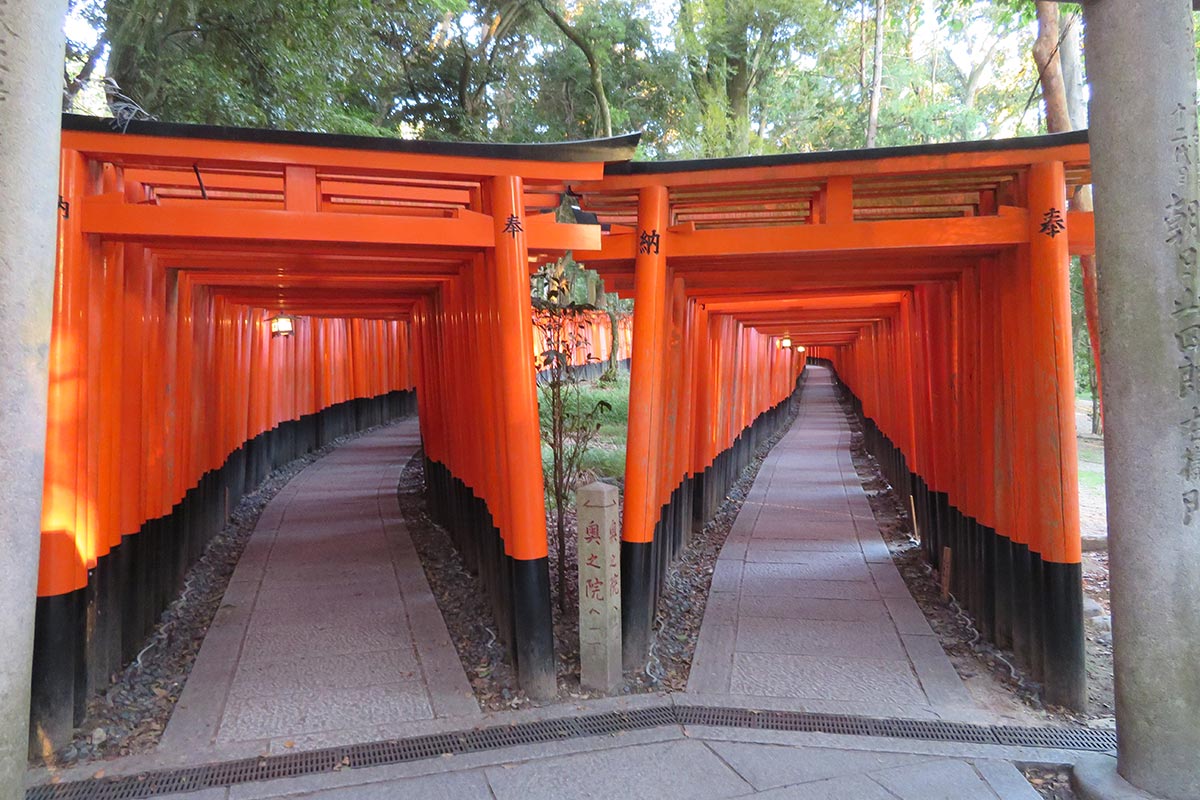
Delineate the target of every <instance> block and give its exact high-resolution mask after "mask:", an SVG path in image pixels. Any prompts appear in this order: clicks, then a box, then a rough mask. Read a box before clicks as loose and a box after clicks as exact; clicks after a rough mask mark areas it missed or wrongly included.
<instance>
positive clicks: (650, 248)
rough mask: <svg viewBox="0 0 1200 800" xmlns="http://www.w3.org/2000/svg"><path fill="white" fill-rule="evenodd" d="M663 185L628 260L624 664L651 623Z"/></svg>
mask: <svg viewBox="0 0 1200 800" xmlns="http://www.w3.org/2000/svg"><path fill="white" fill-rule="evenodd" d="M668 224H669V208H668V198H667V189H666V187H665V186H647V187H645V188H643V189H642V190H641V192H640V194H639V196H638V237H639V247H638V252H637V259H636V261H635V263H634V278H633V281H634V295H633V345H634V353H633V362H632V364H631V365H630V384H629V434H628V439H627V444H626V454H625V508H624V514H623V524H622V530H621V591H622V604H621V616H622V625H621V630H622V634H623V640H624V644H623V647H622V653H623V658H624V662H625V669H627V670H629V669H636V668H638V667H640V666H641V665H642V664H643V663H644V662H645V657H646V651H647V649H648V648H649V646H650V635H651V630H652V627H653V621H654V605H653V599H654V580H655V573H654V568H653V565H654V549H655V546H656V544H655V538H654V534H655V527H656V524H657V522H658V516H659V506H658V498H657V497H656V492H655V489H656V487H657V486H658V481H659V472H660V469H661V468H662V460H661V458H660V455H661V448H660V438H661V431H662V420H663V411H664V409H663V386H662V371H663V356H664V352H665V350H666V345H667V342H666V341H665V335H664V333H665V323H666V315H667V311H668V306H667V293H668V282H667V253H666V248H665V246H664V245H665V244H666V241H665V240H666V238H667V225H668Z"/></svg>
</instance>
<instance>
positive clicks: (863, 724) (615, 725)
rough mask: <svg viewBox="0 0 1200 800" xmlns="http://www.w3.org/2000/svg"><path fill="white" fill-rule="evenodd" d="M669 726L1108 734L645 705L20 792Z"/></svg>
mask: <svg viewBox="0 0 1200 800" xmlns="http://www.w3.org/2000/svg"><path fill="white" fill-rule="evenodd" d="M669 725H697V726H712V727H725V728H748V729H754V730H768V731H795V732H801V733H833V734H843V735H849V736H885V737H890V738H901V739H923V740H929V741H939V742H973V743H976V744H996V745H1000V744H1003V745H1016V746H1021V747H1047V748H1055V749H1059V750H1096V751H1106V750H1112V749H1113V748H1115V747H1116V745H1117V737H1116V732H1115V731H1110V730H1091V729H1088V728H1015V727H1011V726H1003V725H996V726H991V725H970V724H966V723H957V722H938V721H936V720H914V719H881V718H875V717H856V716H850V715H844V714H810V713H806V712H802V711H760V710H755V709H749V708H721V707H717V706H671V705H662V706H648V707H646V708H638V709H633V710H630V711H606V712H603V713H599V714H588V715H585V716H582V717H565V718H561V719H546V720H536V721H530V722H519V723H516V724H513V725H494V726H491V727H488V728H476V729H473V730H464V731H455V732H451V733H431V734H426V735H424V736H413V737H410V738H408V739H392V740H389V741H383V742H370V743H368V744H360V745H349V746H345V747H329V748H325V749H323V750H312V751H308V752H303V753H285V754H282V755H277V756H263V757H260V758H243V759H239V760H236V761H223V762H220V763H217V764H208V765H205V766H200V767H190V768H187V769H179V770H161V771H155V772H147V773H144V774H141V775H133V776H127V777H112V778H93V779H90V780H84V781H74V782H71V783H60V784H43V785H41V786H34V787H32V788H31V789H29V791H28V792H26V795H25V797H26V800H137V798H143V797H155V796H158V795H164V794H173V793H181V792H194V791H197V790H199V789H206V788H209V787H222V786H234V785H237V784H240V783H250V782H253V781H265V780H272V779H275V778H290V777H298V776H302V775H315V774H319V773H323V772H332V771H334V770H337V769H344V768H345V769H362V768H365V767H380V766H384V765H387V764H402V763H404V762H406V761H420V760H422V759H426V758H439V757H441V756H444V755H448V754H449V755H455V754H459V753H477V752H482V751H487V750H499V749H501V748H505V747H515V746H518V745H531V744H533V745H535V744H542V743H545V742H557V741H563V740H567V739H583V738H587V737H590V736H608V735H611V734H614V733H620V732H622V731H634V730H646V729H649V728H659V727H664V726H669Z"/></svg>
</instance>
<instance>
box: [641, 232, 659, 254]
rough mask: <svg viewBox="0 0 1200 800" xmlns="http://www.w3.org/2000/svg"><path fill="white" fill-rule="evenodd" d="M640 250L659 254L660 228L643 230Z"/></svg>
mask: <svg viewBox="0 0 1200 800" xmlns="http://www.w3.org/2000/svg"><path fill="white" fill-rule="evenodd" d="M651 248H653V249H651ZM638 251H639V252H642V253H651V252H653V253H654V254H656V255H657V254H658V228H655V229H654V230H652V231H642V235H641V236H639V237H638Z"/></svg>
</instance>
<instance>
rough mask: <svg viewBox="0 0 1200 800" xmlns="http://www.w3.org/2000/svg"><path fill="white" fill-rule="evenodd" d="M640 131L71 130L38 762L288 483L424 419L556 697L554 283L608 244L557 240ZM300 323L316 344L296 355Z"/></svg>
mask: <svg viewBox="0 0 1200 800" xmlns="http://www.w3.org/2000/svg"><path fill="white" fill-rule="evenodd" d="M636 140H637V136H636V135H633V136H629V137H624V138H618V139H612V140H605V141H601V142H596V143H576V144H569V145H561V146H559V145H552V146H502V145H499V146H490V145H478V146H476V145H454V144H437V143H406V142H399V141H389V140H382V139H380V140H371V139H363V138H353V139H347V138H338V137H329V136H318V135H306V134H287V133H269V132H265V131H243V130H230V129H216V128H198V127H195V126H172V125H161V124H144V125H132V126H130V127H129V128H128V129H126V130H124V131H122V132H117V131H114V130H113V129H112V128H111V127H110V123H109V121H105V120H97V119H88V118H74V117H67V118H65V119H64V133H63V145H62V168H61V188H60V194H61V199H60V217H61V218H60V221H59V240H58V281H57V285H56V291H55V314H54V332H53V336H52V340H51V351H50V408H49V426H48V433H47V439H46V480H45V491H44V501H43V507H42V548H41V569H40V575H39V583H38V594H39V600H38V606H37V625H36V641H35V667H34V674H35V680H34V694H33V723H34V724H33V730H32V739H33V743H34V746H35V748H36V749H45V748H47V747H52V746H53V745H55V744H56V743H58V742H60V741H61V740H62V738H63V737H64V736H65V735H66V733H68V732H69V731H70V729H71V727H72V723H73V722H77V721H78V719H79V717H80V714H81V713H82V709H83V700H84V699H85V698H86V696H87V695H88V694H89V693H90V692H91V691H93V690H95V689H97V688H100V687H102V686H104V685H106V681H107V676H108V675H109V674H110V672H111V671H112V670H113V669H115V668H118V667H119V666H120V665H121V664H123V663H126V662H128V661H129V660H130V659H131V658H132V657H133V655H134V654H135V653H137V652H138V650H139V649H140V647H141V642H142V640H143V638H144V637H145V636H146V635H147V634H148V633H149V632H150V630H151V629H152V627H153V625H154V622H155V620H156V619H157V617H158V614H159V612H160V611H161V610H162V608H163V607H165V605H166V603H167V602H169V601H170V599H171V598H172V597H173V596H174V595H175V593H176V592H178V590H179V588H180V586H181V580H182V577H183V574H184V571H185V570H186V568H187V567H188V566H189V565H190V564H191V563H192V561H194V560H195V558H196V557H197V556H198V554H199V552H200V550H201V549H202V546H203V544H204V542H205V541H206V540H207V538H208V537H209V536H211V535H212V534H213V533H215V532H216V531H218V530H220V528H221V526H222V524H223V522H224V520H225V518H226V517H227V515H228V513H229V511H230V510H231V509H232V507H233V505H235V504H236V502H237V499H238V498H239V497H240V496H241V495H242V494H243V493H244V492H246V491H249V490H250V488H251V487H253V486H255V485H256V484H257V483H258V482H259V480H261V478H262V476H263V475H264V474H265V473H266V471H268V470H269V469H270V468H271V467H272V466H273V465H276V464H280V463H283V462H286V461H287V460H290V459H292V458H294V457H295V456H296V455H297V454H298V453H301V452H304V451H307V450H311V449H312V448H314V447H317V446H320V445H321V444H322V443H323V442H325V441H328V440H329V439H330V438H333V437H334V436H337V435H339V434H341V433H344V432H346V431H348V430H351V429H354V428H357V427H362V426H364V425H369V424H373V423H375V422H378V421H379V420H381V419H383V418H386V417H390V416H396V415H397V414H401V413H406V412H408V413H411V411H412V410H413V409H414V407H415V406H416V405H419V407H420V409H421V428H422V438H423V440H424V445H425V456H426V459H427V467H428V473H429V476H430V484H431V488H432V492H431V501H432V502H433V507H434V511H435V513H437V514H438V516H439V517H440V518H441V519H442V520H443V521H445V522H446V523H447V524H448V526H449V527H450V528H451V530H452V531H453V532H454V533H455V534H456V536H457V537H458V539H459V544H460V547H461V549H462V550H463V551H464V553H465V554H466V555H467V556H468V558H469V559H470V560H471V562H472V564H473V565H474V566H476V567H477V568H478V569H479V571H480V573H481V575H482V576H483V579H484V582H485V584H486V585H487V587H488V589H489V591H490V592H491V594H492V597H493V599H494V601H495V603H494V608H495V614H496V617H497V619H498V621H499V622H500V623H501V631H502V636H503V638H504V640H505V641H506V642H507V643H508V644H509V645H510V646H511V648H512V651H513V653H514V656H515V658H516V660H517V662H518V665H519V669H520V673H521V679H522V683H523V685H524V686H526V688H527V689H528V690H529V691H530V692H531V694H534V695H535V696H544V695H547V694H552V693H553V691H554V661H553V653H552V641H551V628H550V596H549V586H548V577H547V562H546V530H545V516H544V505H543V502H544V501H543V493H542V472H541V453H540V447H539V440H538V417H537V402H536V397H535V389H534V382H533V376H534V353H533V330H532V326H531V322H532V320H531V306H530V294H529V272H530V267H531V264H532V263H536V262H537V261H538V260H540V259H544V258H548V257H553V256H555V255H557V254H561V253H562V252H564V251H566V250H568V249H572V248H574V249H582V248H587V247H593V248H594V247H596V246H597V245H598V244H599V241H600V229H599V227H598V226H594V225H567V224H558V223H556V222H555V215H554V210H555V209H556V208H557V206H558V205H559V199H560V195H559V191H560V190H559V188H558V187H559V186H560V184H561V182H562V181H563V180H591V179H597V178H599V177H600V176H601V174H602V171H603V164H604V162H605V161H609V160H614V159H616V160H623V159H627V158H629V157H630V156H631V155H632V152H633V146H634V144H635V143H636ZM284 312H286V313H288V314H294V315H298V318H297V320H296V332H295V334H294V335H293V336H291V337H287V338H274V337H272V336H271V332H270V330H269V326H268V320H269V318H270V317H272V316H274V315H276V314H279V313H284ZM414 392H415V398H414ZM414 399H415V400H416V402H415V403H414V402H413V400H414Z"/></svg>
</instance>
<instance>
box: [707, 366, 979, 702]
mask: <svg viewBox="0 0 1200 800" xmlns="http://www.w3.org/2000/svg"><path fill="white" fill-rule="evenodd" d="M808 369H809V370H810V374H809V375H808V378H807V379H806V383H805V387H804V395H803V400H802V406H801V410H800V415H799V417H798V418H797V420H796V422H795V423H794V425H793V426H792V429H791V430H790V431H789V432H788V433H787V434H786V435H784V437H783V438H782V439H781V440H780V441H779V443H778V444H776V445H775V447H774V449H773V450H772V451H771V453H770V455H769V456H768V457H767V459H766V461H765V462H764V463H763V465H762V469H761V470H760V471H759V473H758V477H757V479H756V480H755V482H754V486H753V488H752V489H751V491H750V493H749V495H748V496H747V498H746V502H745V504H744V505H743V506H742V510H741V512H740V513H739V514H738V518H737V520H736V521H735V522H734V525H733V528H732V530H731V531H730V534H729V538H728V539H727V540H726V543H725V546H724V548H723V549H722V551H721V554H720V557H719V558H718V560H717V566H716V569H715V570H714V573H713V581H712V592H711V594H710V595H709V598H708V605H707V607H706V610H705V614H704V622H703V624H702V626H701V630H700V641H699V643H698V645H697V649H696V657H695V660H694V662H693V665H692V672H691V677H690V679H689V682H688V692H689V693H695V694H700V695H712V696H728V697H731V698H735V699H736V701H737V702H738V703H739V704H741V705H747V706H751V707H753V706H754V705H755V703H756V702H761V701H760V700H759V699H760V698H786V699H788V700H789V701H790V702H788V703H787V704H786V705H788V706H789V707H802V708H805V709H806V710H814V711H830V712H835V713H836V712H843V713H865V714H876V715H897V714H899V715H905V716H913V715H930V714H935V715H937V716H959V717H964V718H969V717H970V716H972V714H971V709H973V707H974V704H973V703H972V701H971V699H970V697H969V695H968V694H967V691H966V688H965V687H964V686H963V683H962V681H961V680H960V679H959V677H958V675H957V673H956V672H955V671H954V667H953V665H951V663H950V660H949V659H948V658H947V657H946V654H945V653H944V652H943V650H942V648H941V646H940V644H939V643H938V640H937V638H936V637H935V636H934V635H933V631H932V630H931V629H930V627H929V624H928V623H927V622H926V621H925V617H924V615H923V614H922V612H921V610H920V608H919V607H918V606H917V604H916V602H915V601H914V600H913V598H912V596H911V595H910V594H909V591H908V588H907V587H906V586H905V584H904V580H903V578H902V577H901V576H900V573H899V572H898V571H897V570H896V567H895V566H894V564H893V563H892V559H891V555H890V554H889V552H888V548H887V545H886V544H885V543H884V541H883V538H882V536H881V535H880V533H879V529H878V527H877V526H876V524H875V517H874V516H873V515H872V513H871V507H870V504H869V503H868V502H867V496H866V493H865V492H864V491H863V488H862V483H861V482H860V481H859V479H858V476H857V474H856V473H855V471H854V465H853V464H852V462H851V457H850V448H849V444H850V430H849V426H848V424H847V422H846V417H845V413H844V412H843V411H842V410H841V407H840V406H839V405H838V403H837V400H836V397H835V394H834V387H833V381H832V378H831V375H830V372H829V370H827V369H825V368H824V367H809V368H808ZM768 704H769V703H768ZM777 705H782V703H777ZM947 711H950V712H958V713H956V714H955V713H950V714H947V713H946V712H947Z"/></svg>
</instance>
